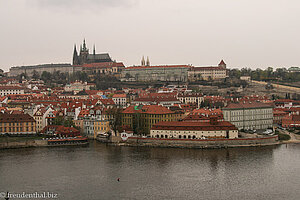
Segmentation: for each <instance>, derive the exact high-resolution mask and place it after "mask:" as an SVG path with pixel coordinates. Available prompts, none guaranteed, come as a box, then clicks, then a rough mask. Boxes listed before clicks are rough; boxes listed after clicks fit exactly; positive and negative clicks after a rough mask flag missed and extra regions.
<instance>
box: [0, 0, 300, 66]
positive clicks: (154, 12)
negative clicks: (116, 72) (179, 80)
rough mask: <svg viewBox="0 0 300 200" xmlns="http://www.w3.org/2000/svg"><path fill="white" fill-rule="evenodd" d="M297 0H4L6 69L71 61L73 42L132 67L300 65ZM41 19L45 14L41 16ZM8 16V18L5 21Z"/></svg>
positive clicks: (1, 6)
mask: <svg viewBox="0 0 300 200" xmlns="http://www.w3.org/2000/svg"><path fill="white" fill-rule="evenodd" d="M299 5H300V3H299V2H297V1H293V0H292V1H289V2H284V1H280V0H275V1H269V0H264V1H256V0H254V1H247V0H244V1H239V2H236V1H233V0H229V1H226V2H223V1H218V0H213V1H210V2H206V1H196V0H188V1H186V2H185V3H183V2H182V1H176V0H175V1H170V0H165V1H156V0H155V1H151V2H148V1H142V0H113V1H105V0H101V1H92V0H88V1H81V0H74V1H69V0H61V1H56V0H52V1H49V0H41V1H36V0H32V1H27V0H20V1H14V0H12V1H0V11H1V12H0V16H1V19H0V25H1V27H3V29H2V37H1V38H0V42H1V44H2V48H1V50H0V53H1V55H2V56H1V62H0V68H1V69H4V70H5V71H8V69H9V68H10V67H12V66H21V65H33V64H43V63H72V56H71V55H72V52H73V47H74V43H78V42H80V41H82V40H83V38H86V39H87V43H88V44H89V48H90V49H92V45H93V44H95V45H96V46H97V52H99V53H106V52H107V53H109V54H110V55H111V56H112V57H113V59H116V60H120V61H123V62H124V64H125V65H126V66H132V65H139V63H140V60H141V57H142V56H143V55H147V56H149V57H150V58H151V65H160V64H168V65H171V64H192V65H194V66H207V65H210V64H211V63H215V61H216V60H220V59H224V60H225V61H226V62H227V63H228V67H229V68H242V67H250V68H252V69H254V68H258V67H259V68H267V67H269V66H272V67H274V68H276V67H286V68H288V67H291V66H299V65H300V63H299V59H298V55H297V54H298V52H300V47H299V45H298V43H299V37H298V36H297V32H298V31H299V26H297V23H298V22H297V19H298V18H299V15H300V14H299V13H298V11H297V8H298V7H299ZM37 16H39V17H37ZM8 19H9V22H10V23H7V21H8Z"/></svg>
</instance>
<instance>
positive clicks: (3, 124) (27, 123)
mask: <svg viewBox="0 0 300 200" xmlns="http://www.w3.org/2000/svg"><path fill="white" fill-rule="evenodd" d="M24 123H25V122H24ZM24 123H21V122H9V123H0V126H21V125H23V124H24ZM26 125H27V126H28V125H33V122H26Z"/></svg>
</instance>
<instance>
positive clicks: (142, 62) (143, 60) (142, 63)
mask: <svg viewBox="0 0 300 200" xmlns="http://www.w3.org/2000/svg"><path fill="white" fill-rule="evenodd" d="M145 65H146V64H145V58H144V56H143V58H142V61H141V66H145Z"/></svg>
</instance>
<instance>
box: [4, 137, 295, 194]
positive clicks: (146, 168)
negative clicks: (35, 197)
mask: <svg viewBox="0 0 300 200" xmlns="http://www.w3.org/2000/svg"><path fill="white" fill-rule="evenodd" d="M118 178H119V181H118V180H117V179H118ZM6 191H9V192H12V193H22V192H26V193H33V192H38V193H42V192H52V193H57V197H58V199H64V200H69V199H70V200H87V199H96V200H98V199H251V200H252V199H264V200H265V199H272V200H274V199H280V200H281V199H300V145H299V144H289V145H279V146H272V147H252V148H231V149H206V150H202V149H176V148H148V147H115V146H109V145H105V144H100V143H97V142H92V143H91V144H90V145H89V146H88V147H52V148H27V149H10V150H0V192H6Z"/></svg>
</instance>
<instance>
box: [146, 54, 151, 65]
mask: <svg viewBox="0 0 300 200" xmlns="http://www.w3.org/2000/svg"><path fill="white" fill-rule="evenodd" d="M146 66H150V61H149V57H148V56H147V61H146Z"/></svg>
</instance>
